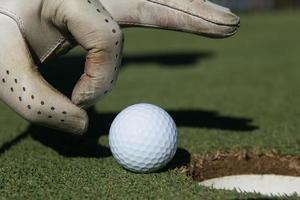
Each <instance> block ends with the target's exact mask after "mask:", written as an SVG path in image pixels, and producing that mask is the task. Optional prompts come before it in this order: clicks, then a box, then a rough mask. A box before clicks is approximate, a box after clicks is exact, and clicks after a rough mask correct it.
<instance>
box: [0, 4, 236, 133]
mask: <svg viewBox="0 0 300 200" xmlns="http://www.w3.org/2000/svg"><path fill="white" fill-rule="evenodd" d="M100 1H101V3H100ZM100 1H99V0H31V1H30V2H28V1H24V0H0V27H1V31H0V45H1V50H0V51H1V53H0V98H1V99H2V100H3V101H4V102H5V103H7V104H8V105H9V106H10V107H11V108H12V109H13V110H15V111H16V112H17V113H19V114H20V115H21V116H23V117H24V118H25V119H27V120H29V121H31V122H33V123H38V124H41V125H44V126H48V127H51V128H55V129H59V130H62V131H66V132H71V133H75V134H82V133H84V132H85V131H86V129H87V127H88V117H87V114H86V112H85V111H84V110H83V109H82V108H88V107H89V106H91V105H93V104H95V103H96V102H97V101H98V100H99V99H100V98H101V97H102V96H104V95H106V94H107V93H108V92H110V91H111V90H112V87H113V86H114V84H115V83H116V79H117V74H118V68H119V65H120V62H121V57H122V46H123V34H122V32H121V30H120V28H119V25H118V23H119V24H120V25H121V26H125V27H128V26H148V27H156V28H163V29H171V30H179V31H185V32H191V33H196V34H200V35H205V36H209V37H227V36H230V35H232V34H234V33H235V32H236V30H237V27H238V25H239V18H238V17H236V16H235V15H233V14H232V13H231V12H230V11H229V10H228V9H225V8H222V7H219V6H216V5H214V4H211V3H209V2H208V1H203V0H197V1H196V0H195V1H193V0H100ZM106 9H107V10H108V11H107V10H106ZM111 14H112V16H111ZM114 19H115V20H116V21H115V20H114ZM77 44H79V45H81V46H82V47H83V48H85V49H86V50H87V52H88V53H87V56H86V63H85V70H84V74H83V75H82V76H81V78H80V80H79V81H78V82H77V84H76V86H75V87H74V90H73V94H72V100H69V99H68V98H67V97H65V96H64V95H62V94H61V93H59V92H58V91H57V90H56V89H54V88H53V87H52V86H50V85H49V84H48V83H47V82H46V81H45V80H44V79H43V78H42V76H41V75H40V73H39V72H38V70H37V67H36V66H37V65H38V64H40V63H41V62H45V61H47V60H49V59H51V58H54V57H57V56H59V55H61V54H63V53H65V52H67V51H68V50H69V49H71V48H72V47H74V46H75V45H77ZM62 67H63V66H62ZM58 73H59V72H58Z"/></svg>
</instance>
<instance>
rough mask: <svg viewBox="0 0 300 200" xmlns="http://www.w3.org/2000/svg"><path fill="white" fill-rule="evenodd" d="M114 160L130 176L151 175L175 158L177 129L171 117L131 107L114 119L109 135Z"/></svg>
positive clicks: (149, 108) (151, 107) (144, 106)
mask: <svg viewBox="0 0 300 200" xmlns="http://www.w3.org/2000/svg"><path fill="white" fill-rule="evenodd" d="M109 146H110V149H111V152H112V154H113V156H114V158H115V159H116V160H117V162H118V163H119V164H121V165H122V166H123V167H124V168H126V169H128V170H130V171H134V172H140V173H143V172H144V173H145V172H153V171H156V170H158V169H160V168H162V167H164V166H165V165H166V164H167V163H168V162H169V161H170V160H171V159H172V158H173V157H174V155H175V152H176V149H177V129H176V125H175V122H174V121H173V119H172V117H171V116H170V115H169V114H168V113H167V112H166V111H164V110H163V109H162V108H160V107H158V106H155V105H152V104H145V103H141V104H135V105H132V106H129V107H127V108H125V109H124V110H123V111H121V112H120V113H119V114H118V115H117V117H116V118H115V119H114V121H113V123H112V125H111V127H110V131H109Z"/></svg>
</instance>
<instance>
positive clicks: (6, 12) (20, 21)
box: [0, 7, 26, 38]
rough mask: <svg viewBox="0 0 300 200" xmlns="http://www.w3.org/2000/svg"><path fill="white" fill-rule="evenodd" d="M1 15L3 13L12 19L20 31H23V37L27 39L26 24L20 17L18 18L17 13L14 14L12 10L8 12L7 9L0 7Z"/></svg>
mask: <svg viewBox="0 0 300 200" xmlns="http://www.w3.org/2000/svg"><path fill="white" fill-rule="evenodd" d="M0 13H2V14H3V15H6V16H8V17H9V18H11V19H13V20H14V21H15V22H16V23H17V25H18V27H19V29H20V30H21V33H22V35H23V37H24V38H26V33H25V28H24V22H23V20H22V19H21V18H20V17H18V15H17V14H16V13H15V12H13V11H11V10H8V9H6V8H3V7H0Z"/></svg>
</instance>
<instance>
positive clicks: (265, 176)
mask: <svg viewBox="0 0 300 200" xmlns="http://www.w3.org/2000/svg"><path fill="white" fill-rule="evenodd" d="M186 173H187V174H188V175H189V176H191V177H192V178H193V179H194V180H195V181H197V182H199V184H200V185H202V186H207V187H211V188H214V189H226V190H236V191H240V192H250V193H251V192H255V193H260V194H262V195H268V196H285V195H288V196H290V195H298V196H300V156H283V155H280V154H279V153H278V152H276V151H271V152H267V153H262V152H260V151H258V150H251V151H250V150H242V151H224V152H220V151H219V152H215V153H209V154H206V155H195V156H193V158H192V162H191V164H190V166H189V167H188V168H186Z"/></svg>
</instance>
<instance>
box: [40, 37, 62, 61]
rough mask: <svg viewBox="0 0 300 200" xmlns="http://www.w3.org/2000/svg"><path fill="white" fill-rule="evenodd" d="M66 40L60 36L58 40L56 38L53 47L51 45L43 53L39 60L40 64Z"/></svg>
mask: <svg viewBox="0 0 300 200" xmlns="http://www.w3.org/2000/svg"><path fill="white" fill-rule="evenodd" d="M65 40H66V39H65V38H64V37H63V36H62V37H60V38H58V40H57V41H56V42H54V43H53V45H51V46H50V47H49V48H48V49H47V51H46V52H45V53H43V56H42V57H41V58H40V59H41V62H44V61H45V60H46V59H47V58H48V57H49V56H50V55H51V53H53V51H54V50H55V49H56V48H57V47H58V46H59V45H61V44H62V43H63V42H64V41H65Z"/></svg>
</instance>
